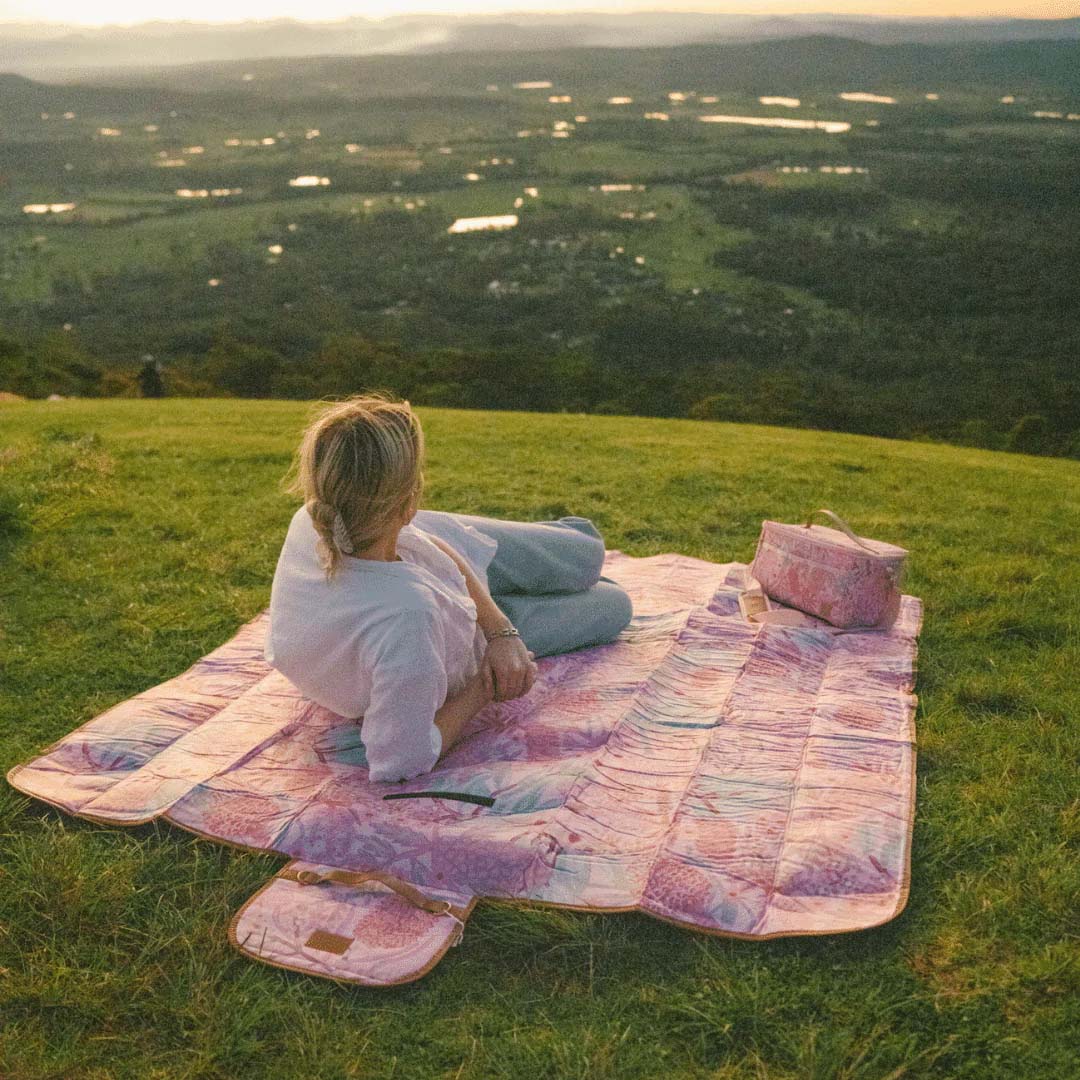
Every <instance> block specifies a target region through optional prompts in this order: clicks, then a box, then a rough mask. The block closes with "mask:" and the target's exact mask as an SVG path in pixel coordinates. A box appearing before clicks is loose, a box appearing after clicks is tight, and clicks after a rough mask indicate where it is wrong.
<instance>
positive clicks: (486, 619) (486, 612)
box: [428, 533, 536, 701]
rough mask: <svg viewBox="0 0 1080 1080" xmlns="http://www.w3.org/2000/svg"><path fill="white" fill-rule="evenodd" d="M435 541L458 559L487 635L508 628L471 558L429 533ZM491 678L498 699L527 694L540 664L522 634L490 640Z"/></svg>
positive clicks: (487, 662) (488, 671)
mask: <svg viewBox="0 0 1080 1080" xmlns="http://www.w3.org/2000/svg"><path fill="white" fill-rule="evenodd" d="M428 538H429V539H430V540H431V542H432V543H433V544H434V545H435V546H436V547H437V548H439V549H440V550H441V551H444V552H446V554H447V555H448V556H449V557H450V558H451V559H453V560H454V562H455V564H456V565H457V568H458V569H459V570H460V571H461V573H462V575H463V576H464V578H465V585H466V588H468V590H469V595H470V596H471V597H472V599H473V603H474V604H476V621H477V622H478V623H479V624H480V629H481V630H483V632H484V636H485V637H488V635H490V634H492V633H495V632H496V631H498V630H505V629H507V628H508V627H510V626H511V625H512V624H511V622H510V620H509V619H508V618H507V617H506V616H505V615H504V614H503V612H502V611H501V610H500V608H499V605H498V604H496V603H495V601H494V600H492V598H491V593H489V592H488V590H487V586H486V585H485V584H484V582H482V581H481V580H480V579H479V578H478V577H477V576H476V572H475V571H474V570H473V568H472V567H471V566H470V565H469V563H468V561H467V560H466V559H464V558H462V556H461V555H459V554H458V552H457V551H455V550H454V549H453V548H452V547H451V546H450V545H449V544H448V543H446V541H445V540H442V539H440V538H439V537H437V536H431V534H430V533H429V534H428ZM482 670H483V671H484V672H485V673H486V677H487V679H488V681H489V689H490V690H491V691H492V693H493V695H494V698H495V700H496V701H506V700H508V699H510V698H516V697H521V696H522V695H523V694H527V693H528V692H529V691H530V690H531V689H532V685H533V682H534V680H535V679H536V664H534V663H533V654H532V653H531V652H529V650H528V649H527V648H526V647H525V644H524V642H523V641H522V640H521V638H519V637H498V638H495V640H494V641H491V640H489V641H488V648H487V653H486V654H485V656H484V664H483V669H482Z"/></svg>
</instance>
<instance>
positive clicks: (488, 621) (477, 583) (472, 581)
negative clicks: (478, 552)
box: [426, 533, 510, 634]
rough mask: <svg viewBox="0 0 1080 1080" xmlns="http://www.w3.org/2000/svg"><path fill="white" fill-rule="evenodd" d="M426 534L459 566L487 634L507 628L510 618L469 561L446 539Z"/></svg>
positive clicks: (478, 619)
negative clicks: (503, 611) (500, 608)
mask: <svg viewBox="0 0 1080 1080" xmlns="http://www.w3.org/2000/svg"><path fill="white" fill-rule="evenodd" d="M426 535H427V537H428V539H429V540H430V541H431V542H432V543H433V544H434V545H435V546H436V547H437V548H439V549H440V550H442V551H445V552H446V554H447V555H449V556H450V558H451V559H453V560H454V562H455V563H456V564H457V568H458V569H459V570H460V571H461V573H462V574H463V575H464V577H465V584H466V586H467V587H468V590H469V595H470V596H471V597H472V598H473V603H475V604H476V621H477V622H478V623H479V624H480V629H481V630H483V631H484V633H485V634H491V633H494V631H496V630H505V629H506V628H507V627H508V626H509V625H510V620H509V619H508V618H507V617H506V616H505V615H504V614H503V613H502V611H500V610H499V605H498V604H496V603H495V601H494V600H492V599H491V593H489V592H488V590H487V586H486V585H485V584H484V583H483V582H482V581H481V580H480V579H479V578H478V577H477V576H476V572H475V571H474V570H473V568H472V567H471V566H470V565H469V563H468V562H467V561H466V560H465V559H464V558H462V556H461V555H459V554H458V553H457V552H456V551H455V550H454V549H453V548H452V547H451V546H450V545H449V544H448V543H447V542H446V541H445V540H442V539H440V538H439V537H438V536H432V535H431V533H428V534H426Z"/></svg>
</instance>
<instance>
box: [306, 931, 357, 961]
mask: <svg viewBox="0 0 1080 1080" xmlns="http://www.w3.org/2000/svg"><path fill="white" fill-rule="evenodd" d="M352 943H353V939H352V938H351V937H342V936H341V934H331V933H330V931H329V930H312V932H311V937H309V938H308V939H307V941H305V942H304V947H305V948H307V949H318V950H320V951H321V952H328V953H334V955H335V956H340V955H341V954H342V953H343V952H344V951H345V950H346V949H347V948H348V947H349V946H350V945H351V944H352Z"/></svg>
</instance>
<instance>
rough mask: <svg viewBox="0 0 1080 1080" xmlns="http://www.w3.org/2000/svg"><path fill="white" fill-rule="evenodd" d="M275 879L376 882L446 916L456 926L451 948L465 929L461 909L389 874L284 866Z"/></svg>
mask: <svg viewBox="0 0 1080 1080" xmlns="http://www.w3.org/2000/svg"><path fill="white" fill-rule="evenodd" d="M278 877H281V878H285V879H286V880H287V881H295V882H297V883H298V884H300V885H322V884H326V883H330V884H334V885H351V886H356V885H363V884H364V883H365V882H368V881H377V882H378V883H379V884H380V885H385V886H386V887H387V888H388V889H392V890H393V891H394V892H396V893H397V894H398V896H400V897H401V898H402V899H404V900H407V901H408V902H409V903H410V904H412V905H413V907H418V908H420V909H421V910H422V911H427V912H430V913H431V914H432V915H449V916H450V918H452V919H453V920H454V921H455V922H456V923H457V924H458V932H457V934H456V936H455V940H454V942H453V944H454V945H456V944H457V943H458V941H460V940H461V932H462V930H463V929H464V927H465V921H464V920H465V915H466V914H467V912H466V911H465V910H464V909H463V908H457V907H455V906H454V905H453V904H451V903H450V901H449V900H436V899H435V898H434V897H431V896H425V895H424V894H423V893H422V892H421V891H420V890H419V889H418V888H416V886H415V885H410V884H409V883H408V882H407V881H402V880H401V878H397V877H394V876H393V875H392V874H384V873H381V872H378V871H375V870H363V871H355V870H328V871H327V872H326V873H319V872H318V871H317V870H293V869H291V868H289V867H286V868H285V869H284V870H282V871H281V872H280V873H279V874H278Z"/></svg>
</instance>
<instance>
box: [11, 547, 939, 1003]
mask: <svg viewBox="0 0 1080 1080" xmlns="http://www.w3.org/2000/svg"><path fill="white" fill-rule="evenodd" d="M604 573H605V575H607V576H608V577H610V578H612V579H613V580H614V581H616V582H617V583H618V584H620V585H621V586H622V587H623V588H625V589H626V590H627V592H628V593H629V594H630V596H631V598H632V600H633V603H634V613H635V614H634V618H633V620H632V621H631V623H630V625H629V626H628V627H627V628H626V630H624V631H623V633H622V634H621V635H620V637H619V638H618V639H617V640H616V641H615V642H613V643H611V644H609V645H603V646H596V647H593V648H588V649H581V650H578V651H576V652H573V653H569V654H565V655H562V656H554V657H547V658H544V659H542V660H541V661H540V662H539V675H538V678H537V681H536V684H535V686H534V687H533V689H532V691H531V692H530V693H529V694H528V695H527V696H526V697H524V698H520V699H517V700H515V701H509V702H502V703H493V704H491V705H489V706H488V707H487V708H485V709H484V710H483V711H482V712H480V713H479V714H477V716H476V717H475V718H474V719H473V721H472V722H471V723H470V725H469V728H468V729H467V733H466V736H465V737H463V738H462V740H461V741H460V742H459V743H458V744H457V745H456V746H454V747H453V748H452V750H451V751H450V752H449V753H448V754H447V755H446V756H445V757H444V758H443V760H442V761H441V762H439V764H438V765H437V766H436V768H435V769H434V770H433V771H432V772H431V773H429V774H427V775H425V776H420V777H417V778H416V779H414V780H410V781H407V782H403V783H373V782H370V781H369V779H368V777H367V766H366V762H365V759H364V751H363V744H362V742H361V740H360V733H359V728H358V726H357V723H356V722H355V721H351V720H344V719H342V718H341V717H339V716H336V715H335V714H334V713H332V712H330V711H329V710H327V709H324V708H322V707H320V706H318V705H315V704H314V703H312V702H310V701H308V700H306V699H305V698H304V697H303V696H302V695H301V694H300V693H299V691H297V690H296V689H295V687H293V686H292V685H291V684H290V683H289V682H288V680H286V679H285V678H284V677H283V676H281V675H280V674H279V673H277V672H275V671H273V670H272V669H271V668H270V667H269V665H268V664H267V663H266V662H265V660H264V659H263V658H262V649H263V638H264V634H265V630H266V613H265V612H263V613H262V614H260V615H259V616H257V617H256V618H255V619H253V620H252V621H250V622H249V623H247V624H246V625H245V626H243V627H242V628H241V629H240V630H239V632H238V633H237V634H236V635H235V636H234V637H233V638H232V640H230V641H229V642H227V643H225V644H224V645H222V646H221V647H220V648H218V649H216V650H214V652H212V653H211V654H209V655H208V656H206V657H204V658H203V659H202V660H200V661H199V662H197V663H196V664H195V665H194V666H193V667H191V668H190V669H189V670H188V671H186V672H184V673H183V674H181V675H179V676H177V677H176V678H173V679H170V680H169V681H168V682H165V683H163V684H161V685H160V686H156V687H153V688H152V689H150V690H147V691H146V692H145V693H142V694H139V695H137V696H136V697H134V698H131V699H129V700H127V701H124V702H121V703H120V704H118V705H116V706H115V707H113V708H112V709H110V710H108V711H107V712H105V713H104V714H102V715H101V716H99V717H97V718H95V719H94V720H92V721H90V722H89V723H87V724H85V725H83V726H82V727H81V728H79V729H78V730H76V731H75V732H72V733H71V734H70V735H68V736H66V737H65V738H63V739H61V740H60V741H59V742H58V743H56V744H54V745H53V746H52V747H50V748H49V749H48V750H47V751H45V752H44V753H43V754H42V755H41V756H40V757H38V758H36V759H34V760H33V761H31V762H29V763H27V764H25V765H22V766H19V767H17V768H15V769H13V770H12V771H11V773H9V780H10V782H11V783H12V784H13V785H14V786H15V787H17V788H18V789H19V790H21V791H23V792H25V793H26V794H29V795H32V796H34V797H36V798H38V799H41V800H43V801H45V802H48V803H51V804H52V805H54V806H57V807H60V808H61V809H63V810H65V811H67V812H69V813H72V814H76V815H79V816H82V817H86V818H90V819H92V820H96V821H106V822H113V823H125V824H135V823H138V822H144V821H149V820H151V819H153V818H155V817H158V816H161V817H164V818H166V819H167V820H169V821H171V822H174V823H175V824H177V825H180V826H182V827H184V828H187V829H190V830H191V831H193V832H196V833H198V834H200V835H202V836H206V837H210V838H213V839H217V840H220V841H223V842H227V843H230V844H235V845H239V846H242V847H246V848H250V849H257V850H265V851H273V852H277V853H280V854H281V855H285V856H288V857H289V858H290V859H291V860H292V862H290V864H289V866H288V867H286V868H285V869H284V870H283V871H282V873H285V872H286V871H288V870H290V868H292V869H293V870H295V867H297V866H309V865H311V866H320V867H329V868H339V869H343V870H347V871H365V870H377V871H381V872H383V873H386V874H390V875H393V876H394V877H396V878H398V879H400V880H402V881H404V882H407V883H409V884H411V885H413V886H415V887H416V888H418V889H419V890H420V891H421V892H423V893H424V895H425V896H428V897H432V898H435V899H440V900H442V899H445V900H446V901H447V902H448V903H451V904H453V905H454V907H455V910H458V911H459V912H467V910H468V909H470V908H471V906H472V904H473V902H474V901H475V900H476V899H481V898H485V897H486V898H494V899H502V900H528V901H533V902H543V903H549V904H555V905H563V906H569V907H574V908H583V909H590V910H595V909H617V910H631V909H638V910H642V911H645V912H647V913H649V914H652V915H654V916H656V917H658V918H661V919H665V920H669V921H673V922H676V923H678V924H680V925H683V926H686V927H689V928H692V929H697V930H702V931H706V932H712V933H720V934H727V935H733V936H740V937H747V938H766V937H771V936H777V935H792V934H820V933H834V932H840V931H849V930H857V929H862V928H865V927H869V926H874V925H877V924H879V923H882V922H885V921H886V920H888V919H890V918H892V917H893V916H895V915H896V914H897V913H898V912H899V911H900V910H901V908H902V907H903V905H904V903H905V901H906V897H907V889H908V873H909V864H910V843H911V821H912V815H913V810H914V792H915V789H914V726H913V716H914V708H915V700H916V699H915V697H914V696H913V694H912V693H911V691H912V686H913V682H914V674H915V654H916V639H917V635H918V632H919V629H920V625H921V617H922V608H921V603H920V601H919V600H918V599H916V598H915V597H911V596H904V597H903V598H902V601H901V605H900V611H899V614H898V615H897V618H896V619H895V621H894V622H893V623H892V624H891V625H890V626H889V628H888V629H887V630H880V629H879V630H855V631H851V630H849V631H837V630H835V629H833V628H831V627H828V626H825V625H820V626H817V625H812V626H799V627H790V626H781V625H776V626H770V625H762V626H760V627H759V626H755V625H753V624H751V623H748V622H747V621H746V620H745V619H744V618H743V616H742V615H741V614H740V611H739V604H738V597H739V594H740V592H741V591H743V590H744V589H745V588H747V587H748V586H749V585H751V584H753V582H752V579H751V578H750V576H749V573H748V568H747V567H745V566H743V565H741V564H737V563H728V564H717V563H711V562H707V561H705V560H701V559H694V558H690V557H688V556H683V555H675V554H667V555H656V556H652V557H649V558H632V557H629V556H627V555H624V554H622V553H620V552H616V551H609V552H608V554H607V558H606V561H605V566H604ZM432 790H444V791H448V792H469V793H473V794H477V795H484V796H488V797H491V798H493V799H494V803H493V804H492V805H491V806H483V805H477V804H474V803H469V802H461V801H452V800H449V799H438V798H427V797H424V798H416V799H400V800H390V801H384V799H383V796H384V795H387V794H389V793H391V792H417V791H432ZM458 930H460V927H459V925H458V923H457V922H456V921H455V920H454V919H451V918H450V917H449V916H441V915H437V914H431V913H429V912H427V911H421V910H420V909H418V908H416V907H414V906H412V905H410V904H409V903H408V902H407V901H406V900H404V899H402V897H400V896H398V895H396V894H394V893H392V892H389V891H388V890H387V889H386V888H385V887H384V886H382V885H380V884H377V883H371V882H369V883H366V884H364V885H362V886H357V887H354V886H348V885H340V884H336V883H326V884H319V885H310V886H305V885H300V884H298V883H297V882H296V881H295V880H284V879H282V878H280V877H279V878H275V879H274V880H273V881H272V882H270V883H269V885H268V886H267V887H265V888H264V889H263V890H261V891H260V893H258V894H257V895H256V897H254V898H253V899H252V901H249V903H248V904H247V905H245V907H244V909H242V911H241V912H240V913H238V915H237V917H236V919H234V921H233V925H232V927H231V928H230V933H231V934H232V936H233V940H234V942H235V943H236V944H237V945H238V947H240V948H242V949H243V950H244V951H245V952H248V953H250V954H251V955H253V956H257V957H259V958H260V959H263V960H266V961H268V962H270V963H276V964H279V965H281V966H284V967H291V968H296V969H298V970H302V971H309V972H311V973H313V974H320V975H327V976H329V977H332V978H339V979H351V980H353V981H357V982H361V983H366V984H369V985H389V984H392V983H396V982H403V981H407V980H408V979H410V978H416V977H418V976H419V975H421V974H423V973H424V972H426V971H427V970H429V969H430V967H431V966H432V965H433V964H434V963H435V962H436V961H437V960H438V958H439V957H440V956H441V955H442V954H443V953H444V952H445V951H446V950H447V949H448V948H449V947H450V946H451V944H453V943H455V942H456V940H457V937H458V936H459V935H458V933H457V931H458ZM316 931H319V932H325V934H329V937H326V936H325V935H324V936H322V937H320V936H319V935H318V934H316ZM313 934H314V935H315V936H314V937H313V936H312V935H313ZM308 941H314V942H322V943H323V945H325V942H326V941H329V942H331V945H332V946H333V947H334V948H337V947H342V949H343V951H341V952H340V953H337V952H334V951H326V949H325V948H324V947H322V946H318V947H317V946H316V945H308V944H307V942H308ZM334 943H344V945H343V946H341V945H334Z"/></svg>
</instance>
